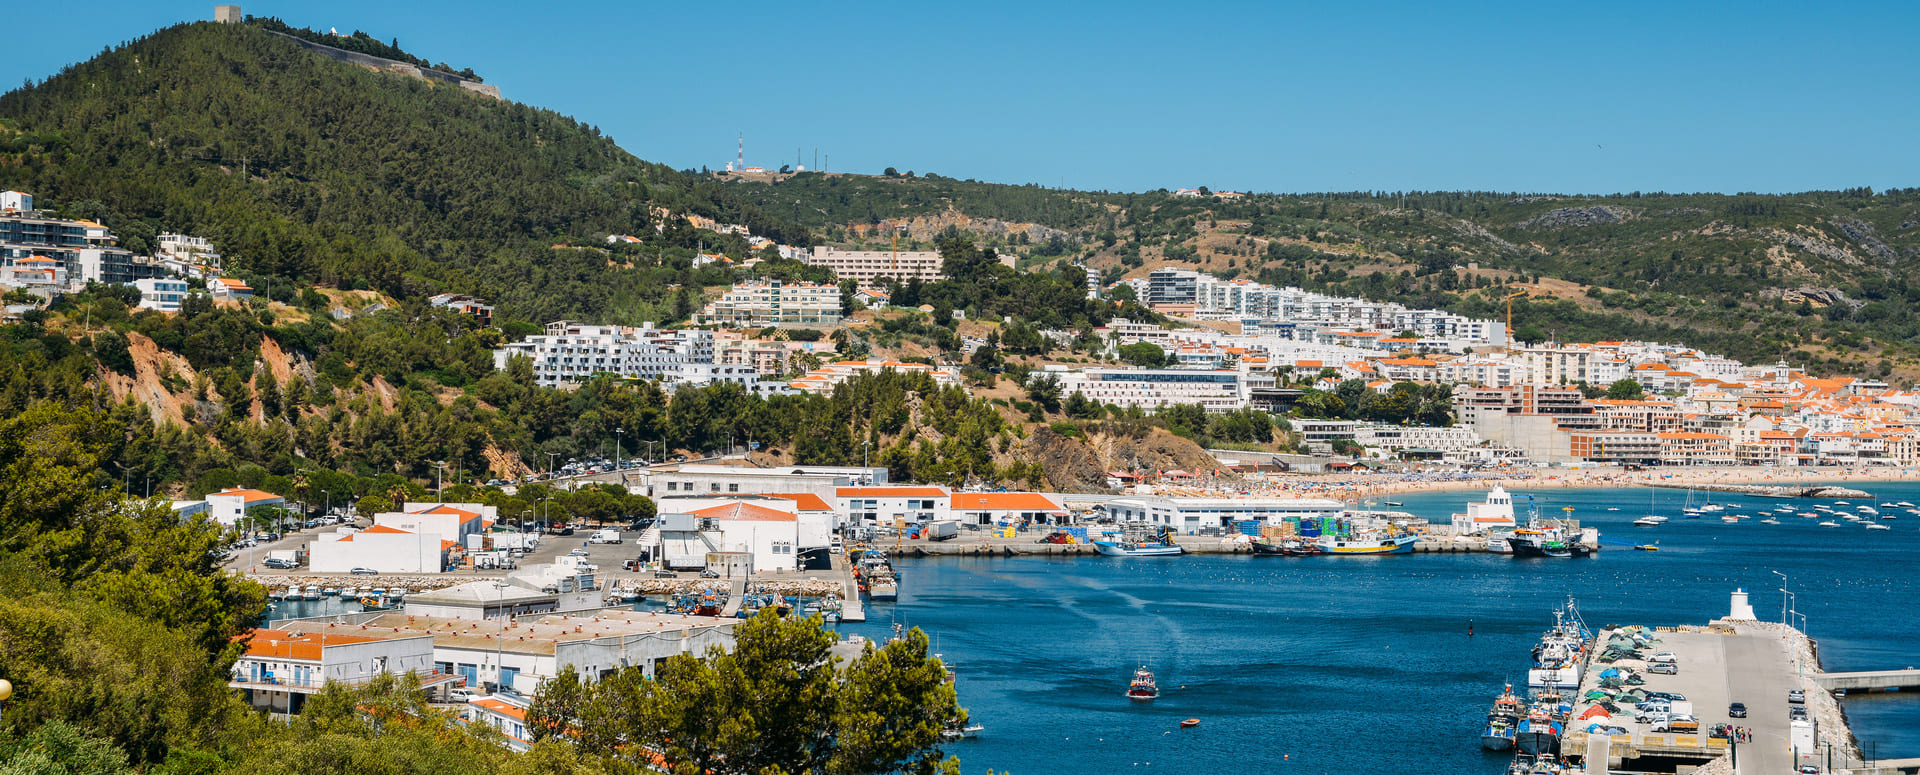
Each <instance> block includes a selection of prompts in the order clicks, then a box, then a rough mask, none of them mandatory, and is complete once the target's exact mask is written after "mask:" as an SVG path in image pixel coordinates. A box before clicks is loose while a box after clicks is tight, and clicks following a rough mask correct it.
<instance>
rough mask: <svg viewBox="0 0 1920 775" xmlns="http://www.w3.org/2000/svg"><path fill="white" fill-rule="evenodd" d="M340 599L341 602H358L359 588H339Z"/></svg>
mask: <svg viewBox="0 0 1920 775" xmlns="http://www.w3.org/2000/svg"><path fill="white" fill-rule="evenodd" d="M340 599H342V600H359V599H360V588H359V587H341V588H340Z"/></svg>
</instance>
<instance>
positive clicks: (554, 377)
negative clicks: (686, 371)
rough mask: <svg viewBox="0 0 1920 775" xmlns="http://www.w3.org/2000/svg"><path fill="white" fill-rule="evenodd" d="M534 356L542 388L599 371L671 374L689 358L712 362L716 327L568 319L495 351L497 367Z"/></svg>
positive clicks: (625, 375)
mask: <svg viewBox="0 0 1920 775" xmlns="http://www.w3.org/2000/svg"><path fill="white" fill-rule="evenodd" d="M516 355H518V356H525V357H527V358H529V359H531V360H532V361H533V376H534V381H535V382H536V383H537V384H539V385H541V386H542V387H557V386H559V385H561V384H563V383H567V382H577V381H581V380H586V379H589V378H591V377H594V376H596V375H600V374H612V375H615V376H619V377H623V378H626V379H655V380H657V379H669V378H673V377H677V376H678V375H679V373H680V367H681V366H682V365H684V364H689V363H712V362H713V332H711V331H699V330H685V331H675V330H663V329H657V328H654V327H653V324H652V323H648V324H646V325H643V326H641V327H639V328H631V327H627V326H593V325H584V324H580V323H573V322H569V321H565V320H562V321H557V322H554V323H548V324H547V333H546V334H545V335H543V336H530V337H527V338H526V339H525V340H523V341H519V342H514V343H512V344H509V345H507V346H506V347H505V348H502V349H500V350H496V351H494V354H493V365H494V368H498V369H504V368H506V367H507V360H508V359H509V358H512V357H513V356H516Z"/></svg>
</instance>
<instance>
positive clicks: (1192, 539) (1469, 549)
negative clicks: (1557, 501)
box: [876, 534, 1487, 557]
mask: <svg viewBox="0 0 1920 775" xmlns="http://www.w3.org/2000/svg"><path fill="white" fill-rule="evenodd" d="M1033 535H1036V534H1028V535H1024V536H1021V537H1018V538H983V537H978V536H963V537H961V538H956V539H953V540H951V541H928V540H924V539H912V540H908V539H901V540H898V541H895V542H894V543H892V544H885V545H880V544H876V546H877V548H881V549H885V550H887V551H888V552H889V553H892V554H894V555H897V556H902V557H1079V556H1090V557H1091V556H1099V554H1100V553H1099V552H1098V551H1096V550H1095V549H1094V548H1093V544H1090V543H1075V544H1043V543H1037V542H1036V540H1035V538H1034V537H1033ZM1174 540H1175V542H1176V543H1178V544H1180V548H1182V549H1185V550H1186V551H1187V553H1188V554H1252V553H1253V545H1252V544H1251V543H1248V542H1243V541H1234V540H1231V537H1227V538H1221V537H1218V536H1176V537H1175V539H1174ZM1486 551H1487V541H1486V539H1484V538H1475V539H1466V538H1460V539H1455V538H1444V537H1431V538H1423V539H1421V540H1419V541H1418V542H1415V543H1414V545H1413V553H1414V554H1474V553H1485V552H1486Z"/></svg>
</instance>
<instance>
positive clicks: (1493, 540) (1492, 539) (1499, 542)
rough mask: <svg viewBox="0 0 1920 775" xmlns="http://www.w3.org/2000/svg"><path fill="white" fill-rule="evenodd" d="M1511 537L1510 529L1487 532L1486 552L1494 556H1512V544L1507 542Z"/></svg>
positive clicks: (1496, 529)
mask: <svg viewBox="0 0 1920 775" xmlns="http://www.w3.org/2000/svg"><path fill="white" fill-rule="evenodd" d="M1512 537H1513V528H1510V527H1504V528H1494V529H1493V530H1489V531H1487V551H1489V552H1493V553H1494V554H1513V542H1511V541H1508V540H1507V539H1509V538H1512Z"/></svg>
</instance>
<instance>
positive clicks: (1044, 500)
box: [947, 492, 1068, 525]
mask: <svg viewBox="0 0 1920 775" xmlns="http://www.w3.org/2000/svg"><path fill="white" fill-rule="evenodd" d="M947 503H948V508H949V509H950V510H951V512H952V514H953V518H954V519H958V520H960V521H961V522H964V523H966V524H970V525H995V524H1001V523H1009V524H1015V525H1057V524H1064V523H1065V521H1066V518H1067V516H1068V511H1067V507H1066V505H1065V504H1063V503H1061V502H1060V500H1059V499H1058V496H1053V495H1046V494H1043V493H1037V492H956V493H954V494H953V495H952V496H951V497H950V498H948V501H947Z"/></svg>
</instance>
